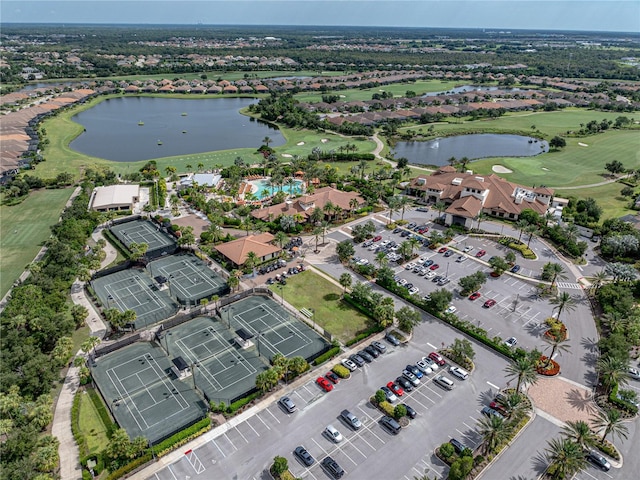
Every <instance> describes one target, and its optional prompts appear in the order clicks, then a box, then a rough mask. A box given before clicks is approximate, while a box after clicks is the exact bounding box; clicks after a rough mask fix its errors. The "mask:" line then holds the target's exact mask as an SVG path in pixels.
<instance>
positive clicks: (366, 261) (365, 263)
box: [356, 258, 369, 265]
mask: <svg viewBox="0 0 640 480" xmlns="http://www.w3.org/2000/svg"><path fill="white" fill-rule="evenodd" d="M368 263H369V260H367V259H366V258H363V259H362V260H360V261H359V262H358V263H356V265H367V264H368Z"/></svg>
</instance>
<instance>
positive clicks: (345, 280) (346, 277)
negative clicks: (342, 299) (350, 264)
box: [338, 272, 353, 296]
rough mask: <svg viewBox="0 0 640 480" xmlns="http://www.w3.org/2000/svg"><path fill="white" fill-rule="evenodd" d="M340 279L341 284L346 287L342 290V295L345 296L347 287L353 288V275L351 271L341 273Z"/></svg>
mask: <svg viewBox="0 0 640 480" xmlns="http://www.w3.org/2000/svg"><path fill="white" fill-rule="evenodd" d="M338 281H339V282H340V285H341V286H342V288H343V289H344V290H343V292H342V296H344V294H345V292H346V291H347V288H351V284H352V283H353V277H352V276H351V274H350V273H347V272H345V273H343V274H342V275H340V279H339V280H338Z"/></svg>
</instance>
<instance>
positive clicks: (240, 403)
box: [227, 392, 262, 414]
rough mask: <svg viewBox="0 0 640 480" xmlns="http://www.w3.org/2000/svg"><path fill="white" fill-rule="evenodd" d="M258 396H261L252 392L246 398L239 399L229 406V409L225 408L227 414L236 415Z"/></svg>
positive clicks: (259, 393)
mask: <svg viewBox="0 0 640 480" xmlns="http://www.w3.org/2000/svg"><path fill="white" fill-rule="evenodd" d="M260 395H262V393H261V392H253V393H251V394H249V395H247V396H246V397H243V398H241V399H240V400H236V401H235V402H233V403H232V404H231V405H229V407H228V408H227V413H231V414H233V413H236V412H237V411H238V410H240V409H241V408H242V407H244V406H245V405H246V404H248V403H250V402H252V401H253V400H255V399H256V398H258V397H259V396H260Z"/></svg>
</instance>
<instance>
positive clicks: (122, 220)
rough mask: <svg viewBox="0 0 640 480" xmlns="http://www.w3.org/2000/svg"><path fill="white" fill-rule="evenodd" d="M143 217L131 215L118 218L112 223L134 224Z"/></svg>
mask: <svg viewBox="0 0 640 480" xmlns="http://www.w3.org/2000/svg"><path fill="white" fill-rule="evenodd" d="M141 219H142V215H130V216H128V217H124V218H118V219H114V220H112V221H111V225H122V224H123V223H129V222H134V221H136V220H141Z"/></svg>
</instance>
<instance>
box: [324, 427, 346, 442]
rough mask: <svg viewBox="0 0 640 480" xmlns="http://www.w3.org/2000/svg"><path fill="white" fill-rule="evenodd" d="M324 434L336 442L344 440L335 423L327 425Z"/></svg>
mask: <svg viewBox="0 0 640 480" xmlns="http://www.w3.org/2000/svg"><path fill="white" fill-rule="evenodd" d="M324 434H325V435H326V436H327V437H329V439H330V440H331V441H332V442H334V443H340V442H341V441H342V440H344V438H343V436H342V434H341V433H340V432H339V431H338V429H337V428H336V427H334V426H333V425H327V428H325V429H324Z"/></svg>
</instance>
